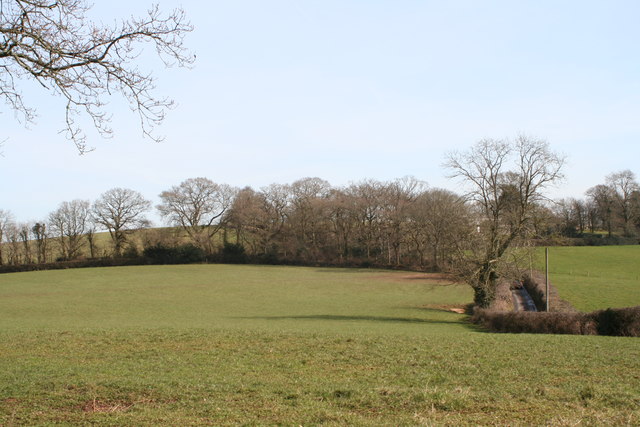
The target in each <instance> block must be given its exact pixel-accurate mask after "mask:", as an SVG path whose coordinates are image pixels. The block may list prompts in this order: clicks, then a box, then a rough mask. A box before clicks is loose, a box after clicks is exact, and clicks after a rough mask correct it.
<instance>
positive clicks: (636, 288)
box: [537, 245, 640, 311]
mask: <svg viewBox="0 0 640 427" xmlns="http://www.w3.org/2000/svg"><path fill="white" fill-rule="evenodd" d="M537 265H538V268H540V269H541V270H542V269H543V268H544V252H543V249H542V248H540V251H539V252H538V261H537ZM549 277H550V281H551V283H553V285H555V286H556V287H557V288H558V292H559V294H560V297H561V298H562V299H565V300H567V301H569V302H570V303H571V304H572V305H573V306H574V307H576V308H577V309H579V310H581V311H593V310H598V309H604V308H608V307H630V306H636V305H640V245H636V246H598V247H586V246H580V247H577V246H570V247H552V248H549Z"/></svg>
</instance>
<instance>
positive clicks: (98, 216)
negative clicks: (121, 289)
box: [91, 188, 151, 256]
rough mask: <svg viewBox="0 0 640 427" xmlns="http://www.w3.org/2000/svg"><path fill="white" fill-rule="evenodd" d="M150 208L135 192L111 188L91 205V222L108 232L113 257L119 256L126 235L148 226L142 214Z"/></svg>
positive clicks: (148, 202)
mask: <svg viewBox="0 0 640 427" xmlns="http://www.w3.org/2000/svg"><path fill="white" fill-rule="evenodd" d="M150 208H151V202H150V201H149V200H147V199H145V198H144V197H143V196H142V194H140V193H138V192H137V191H134V190H129V189H127V188H113V189H111V190H109V191H106V192H105V193H103V194H102V195H101V196H100V198H98V200H96V201H95V202H94V203H93V207H92V210H91V211H92V216H93V221H94V222H95V223H96V224H99V225H101V226H102V227H104V228H105V229H106V230H107V231H108V232H109V235H110V236H111V240H112V242H113V249H114V252H115V255H116V256H120V255H122V249H123V248H124V244H125V243H126V242H127V234H128V233H129V232H130V231H131V230H135V229H138V228H143V227H146V226H147V225H148V224H149V221H148V220H147V219H146V218H145V217H144V214H145V212H147V211H148V210H149V209H150Z"/></svg>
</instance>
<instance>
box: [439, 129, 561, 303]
mask: <svg viewBox="0 0 640 427" xmlns="http://www.w3.org/2000/svg"><path fill="white" fill-rule="evenodd" d="M563 165H564V157H562V156H560V155H558V154H556V153H554V152H552V151H551V150H550V148H549V145H548V143H547V142H545V141H542V140H538V139H531V138H528V137H524V136H520V137H518V138H516V139H515V140H514V141H505V140H493V139H488V140H482V141H480V142H478V143H477V144H476V145H474V146H473V147H472V148H471V149H470V150H468V151H466V152H464V153H453V154H451V155H449V157H448V161H447V166H448V167H449V168H450V169H451V170H452V172H453V174H452V177H457V178H460V179H461V180H462V181H463V182H464V183H465V184H466V185H467V186H468V187H469V191H468V192H467V198H468V200H469V201H470V202H472V203H473V204H474V205H475V207H476V208H477V212H478V224H477V231H478V233H477V235H478V237H479V238H478V241H477V245H478V246H479V247H478V246H476V247H472V248H470V249H471V251H470V252H468V253H466V254H465V256H464V259H465V261H466V262H467V265H468V266H470V267H472V268H470V269H469V270H468V273H469V274H468V276H467V280H468V281H469V284H470V285H471V286H472V287H473V290H474V294H475V296H474V299H475V303H476V304H477V305H479V306H481V307H488V306H489V305H490V304H491V302H492V301H493V300H494V298H495V289H496V285H497V280H498V278H499V276H500V271H499V264H500V262H501V261H503V256H504V255H505V253H506V252H507V250H508V249H509V248H510V247H511V246H512V245H513V244H514V243H515V242H516V241H517V240H518V239H521V238H523V237H526V235H527V231H528V230H529V229H528V227H529V226H531V225H532V222H533V219H534V214H535V212H536V209H535V207H536V205H537V204H538V203H540V202H542V201H543V200H544V190H545V189H546V188H547V187H548V186H549V185H551V184H553V183H555V182H557V181H558V180H560V179H561V178H562V172H561V171H562V167H563Z"/></svg>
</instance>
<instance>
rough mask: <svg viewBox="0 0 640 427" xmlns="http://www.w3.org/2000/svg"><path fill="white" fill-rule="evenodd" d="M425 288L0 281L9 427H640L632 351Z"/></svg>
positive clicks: (105, 279)
mask: <svg viewBox="0 0 640 427" xmlns="http://www.w3.org/2000/svg"><path fill="white" fill-rule="evenodd" d="M471 299H472V294H471V292H470V290H469V289H468V288H466V287H465V286H459V285H452V284H451V283H449V282H448V281H446V280H444V279H442V278H439V277H433V276H428V275H422V274H416V273H407V272H388V271H373V270H347V269H317V268H294V267H259V266H223V265H193V266H155V267H123V268H116V267H114V268H103V269H77V270H67V271H48V272H32V273H15V274H5V275H2V276H0V330H1V331H2V332H0V424H2V425H12V424H15V425H24V424H27V425H34V424H36V425H37V424H55V423H61V424H69V423H74V424H79V423H80V424H88V423H98V424H104V425H158V424H165V425H189V424H213V425H220V424H243V423H246V424H286V425H299V424H304V425H309V424H311V425H317V424H325V425H344V424H358V425H416V424H424V425H430V424H434V423H435V424H450V425H459V424H491V423H500V424H506V423H509V424H549V423H552V424H559V425H563V424H566V425H569V424H571V425H574V424H575V423H578V422H582V423H584V424H604V423H606V424H638V423H640V413H639V409H638V408H639V407H640V374H638V373H639V372H640V342H639V341H638V339H634V338H616V337H583V336H543V335H496V334H489V333H485V332H482V331H479V330H477V329H476V328H475V327H473V326H471V325H469V324H468V323H466V322H465V321H464V319H465V316H464V315H460V314H456V313H453V312H451V311H449V310H448V309H449V308H451V307H458V306H460V305H462V304H465V303H466V302H468V301H470V300H471Z"/></svg>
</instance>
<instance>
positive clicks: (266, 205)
mask: <svg viewBox="0 0 640 427" xmlns="http://www.w3.org/2000/svg"><path fill="white" fill-rule="evenodd" d="M563 165H564V157H562V156H560V155H558V154H556V153H554V152H553V151H551V150H550V148H549V146H548V144H547V143H546V142H545V141H542V140H536V139H531V138H527V137H522V136H519V137H517V138H516V139H514V140H492V139H488V140H481V141H479V142H478V143H476V144H475V145H474V146H473V147H471V148H470V149H468V150H467V151H464V152H461V153H450V155H449V156H448V158H447V162H446V166H447V167H448V169H449V170H450V171H451V177H452V178H457V179H459V180H460V182H461V187H460V188H461V190H462V191H464V193H462V194H458V193H455V192H453V191H449V190H445V189H438V188H429V187H428V186H427V185H426V183H424V182H423V181H420V180H418V179H416V178H413V177H404V178H400V179H395V180H392V181H377V180H371V179H369V180H363V181H360V182H356V183H352V184H349V185H346V186H342V187H334V186H332V185H330V184H329V182H327V181H325V180H323V179H320V178H303V179H300V180H297V181H295V182H293V183H291V184H271V185H269V186H266V187H262V188H260V189H258V190H256V189H253V188H251V187H245V188H235V187H232V186H229V185H227V184H221V183H216V182H213V181H211V180H210V179H208V178H204V177H199V178H190V179H187V180H185V181H183V182H181V183H180V184H178V185H175V186H173V187H171V188H169V189H167V190H165V191H163V192H162V193H160V195H159V199H160V203H159V204H158V205H157V206H155V209H156V210H157V212H158V213H159V214H160V215H161V217H162V218H163V219H164V220H165V221H166V223H167V224H168V225H170V226H171V227H169V228H156V229H151V228H149V226H150V222H149V220H148V219H147V217H146V215H147V214H148V213H149V211H150V210H151V209H152V203H151V201H149V200H147V199H146V198H145V197H144V196H143V195H142V194H140V193H139V192H137V191H134V190H130V189H124V188H114V189H111V190H109V191H106V192H105V193H103V194H102V195H100V196H99V197H98V198H97V199H96V200H95V201H93V202H90V201H88V200H73V201H65V202H62V203H61V204H60V205H59V206H58V208H57V209H55V210H54V211H52V212H51V213H50V214H49V215H48V217H47V218H46V219H45V220H43V221H37V222H32V223H18V222H16V221H14V219H13V217H12V215H11V213H10V212H9V211H6V210H0V242H2V244H1V245H0V263H2V264H10V265H18V264H34V263H46V262H51V261H58V260H74V259H78V258H82V257H84V258H98V257H113V258H121V257H123V256H128V257H136V256H139V254H140V251H141V250H142V254H143V255H144V256H145V257H147V258H149V257H151V258H153V257H155V260H156V261H157V262H163V263H165V262H172V261H173V262H176V260H177V261H180V262H188V261H194V260H205V261H206V260H208V261H235V262H241V261H253V262H260V263H295V264H307V265H309V264H313V265H342V266H380V267H404V268H415V269H422V270H432V271H439V270H447V271H454V272H455V273H457V274H458V275H459V276H460V277H461V278H462V279H463V280H465V281H467V282H468V283H469V284H470V285H471V286H472V287H473V289H474V292H475V302H476V304H478V305H480V306H483V307H486V306H488V305H489V304H490V302H491V301H493V299H494V298H495V289H496V283H497V281H498V280H499V279H500V278H501V277H502V278H504V277H508V276H510V275H511V276H513V277H514V278H517V277H518V274H519V273H518V265H519V263H518V259H517V251H514V250H513V249H514V248H518V247H528V246H531V245H533V244H535V243H536V241H537V240H538V241H539V240H544V241H545V242H546V243H548V241H549V239H561V240H562V239H565V241H567V242H570V240H567V237H574V238H575V237H579V236H587V237H588V238H590V239H595V238H596V237H597V238H600V236H601V234H596V232H599V231H600V232H604V235H605V236H608V237H609V238H610V239H609V240H607V239H606V238H605V239H602V238H600V239H601V240H602V242H604V243H610V242H611V238H612V237H613V236H614V235H615V236H623V237H626V238H629V239H635V240H626V242H633V243H637V236H638V231H639V230H640V187H639V185H638V183H637V181H636V178H635V175H634V174H633V172H631V171H629V170H624V171H620V172H616V173H612V174H610V175H608V176H607V177H606V180H605V182H604V183H603V184H601V185H597V186H595V187H593V188H590V189H589V190H588V191H587V192H586V194H585V198H584V199H564V200H560V201H557V202H553V201H551V200H549V199H548V198H546V197H545V191H546V190H547V189H548V187H549V186H551V185H553V184H555V183H557V182H558V181H559V180H561V179H562V177H563V176H562V168H563ZM98 232H106V234H107V235H108V236H109V242H110V243H109V244H108V245H107V246H105V244H104V238H103V239H102V240H103V242H102V243H101V245H100V244H98V241H99V239H97V234H96V233H98ZM134 232H135V236H137V237H136V239H132V238H131V236H132V234H133V233H134ZM100 246H101V247H100ZM512 270H513V271H512Z"/></svg>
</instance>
